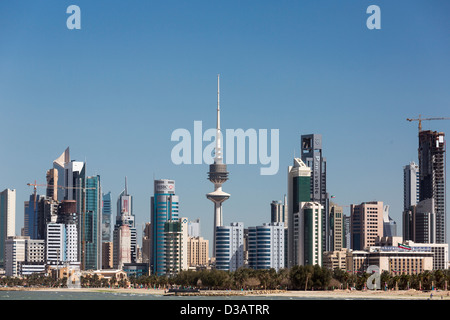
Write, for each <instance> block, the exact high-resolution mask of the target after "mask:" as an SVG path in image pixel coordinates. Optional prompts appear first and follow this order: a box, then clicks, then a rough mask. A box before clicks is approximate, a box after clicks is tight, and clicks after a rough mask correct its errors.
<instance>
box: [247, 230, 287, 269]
mask: <svg viewBox="0 0 450 320" xmlns="http://www.w3.org/2000/svg"><path fill="white" fill-rule="evenodd" d="M284 234H285V232H284V223H283V222H274V223H264V224H263V225H261V226H256V227H249V228H248V251H249V253H248V265H249V267H250V268H253V269H271V268H273V269H275V270H276V271H279V270H280V269H283V268H284V267H285V265H284V262H285V258H284V255H285V245H284V244H285V239H284Z"/></svg>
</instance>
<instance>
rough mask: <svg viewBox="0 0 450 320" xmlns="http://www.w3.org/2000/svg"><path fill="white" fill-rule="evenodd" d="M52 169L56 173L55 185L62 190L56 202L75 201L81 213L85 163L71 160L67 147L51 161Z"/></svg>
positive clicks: (58, 193)
mask: <svg viewBox="0 0 450 320" xmlns="http://www.w3.org/2000/svg"><path fill="white" fill-rule="evenodd" d="M53 169H54V170H56V171H57V173H55V174H54V175H53V176H54V177H57V180H56V181H57V185H58V186H59V187H61V188H62V190H60V191H58V192H57V200H58V201H62V200H77V203H78V205H79V206H80V209H79V210H78V212H81V207H82V202H81V201H80V200H81V197H80V193H81V189H80V187H82V186H83V185H82V179H84V178H85V163H84V162H82V161H75V160H71V159H70V150H69V147H67V149H66V150H65V151H64V152H63V153H62V154H61V155H60V156H59V157H58V158H57V159H55V160H54V161H53ZM54 181H55V180H54ZM57 190H58V189H57ZM47 192H49V191H47ZM53 196H54V195H53Z"/></svg>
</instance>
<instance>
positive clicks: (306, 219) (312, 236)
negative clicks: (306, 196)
mask: <svg viewBox="0 0 450 320" xmlns="http://www.w3.org/2000/svg"><path fill="white" fill-rule="evenodd" d="M298 206H299V210H298V212H296V213H294V215H293V218H292V220H293V221H292V225H293V230H292V233H293V248H292V251H293V254H292V264H293V265H316V264H318V265H319V266H321V265H322V253H323V251H322V248H323V246H322V241H323V238H322V237H321V233H320V230H322V223H323V222H322V217H323V211H324V209H323V206H322V205H321V204H320V203H319V202H314V201H308V202H300V203H299V204H298Z"/></svg>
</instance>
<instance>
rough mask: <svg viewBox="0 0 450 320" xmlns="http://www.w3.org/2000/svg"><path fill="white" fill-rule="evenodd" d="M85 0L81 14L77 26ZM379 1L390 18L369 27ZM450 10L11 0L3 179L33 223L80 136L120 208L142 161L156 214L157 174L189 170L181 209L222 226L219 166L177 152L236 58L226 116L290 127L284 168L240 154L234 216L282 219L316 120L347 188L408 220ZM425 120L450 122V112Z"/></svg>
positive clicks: (227, 207)
mask: <svg viewBox="0 0 450 320" xmlns="http://www.w3.org/2000/svg"><path fill="white" fill-rule="evenodd" d="M72 4H75V5H78V6H79V7H80V9H81V30H69V29H68V28H67V27H66V20H67V18H68V17H69V14H67V13H66V9H67V7H68V6H69V5H72ZM372 4H375V5H378V6H379V7H380V9H381V29H380V30H369V29H368V28H367V27H366V20H367V18H368V17H369V16H370V14H367V13H366V9H367V7H368V6H369V5H372ZM449 13H450V2H447V1H441V0H435V1H411V0H408V1H400V0H397V1H383V0H371V1H352V0H342V1H331V0H329V1H316V0H315V1H312V0H311V1H300V0H297V1H295V0H281V1H274V0H273V1H263V0H258V1H256V0H253V1H252V0H244V1H234V0H227V1H211V0H207V1H206V0H205V1H197V0H191V1H124V0H121V1H111V0H108V1H99V0H97V1H84V0H71V1H65V0H45V1H13V0H3V1H1V2H0V119H1V122H0V136H1V139H0V189H2V190H3V189H5V188H15V189H16V190H17V228H16V230H17V233H19V232H20V228H21V227H22V226H23V202H24V201H25V200H27V199H28V197H29V195H30V194H31V193H32V188H31V187H29V186H27V185H26V184H27V183H28V182H34V181H35V180H36V181H37V182H38V183H45V172H46V170H47V169H50V168H51V167H52V161H53V160H54V159H56V158H57V157H58V156H59V155H60V154H61V153H62V152H63V151H64V150H65V149H66V148H67V147H68V146H69V147H70V150H71V157H72V159H75V160H79V161H84V160H86V161H87V173H88V174H89V175H95V174H99V175H100V176H101V181H102V187H103V191H105V192H108V191H111V193H112V195H113V202H114V205H113V208H115V201H116V199H117V197H118V195H119V193H120V192H121V191H122V190H123V185H124V178H125V176H127V177H128V187H129V192H130V194H132V195H133V196H134V213H135V215H136V217H137V218H136V219H137V222H138V224H139V225H140V227H141V226H142V224H144V223H145V222H148V221H149V220H150V197H151V195H152V194H153V178H154V177H155V178H157V179H159V178H167V179H175V180H176V193H177V194H178V195H179V196H180V204H181V208H180V215H182V216H186V217H188V218H189V219H191V220H194V219H196V218H200V221H201V233H202V235H203V236H204V237H206V238H207V239H210V240H212V225H213V204H212V202H210V201H209V200H207V199H206V196H205V194H206V193H208V192H211V191H213V184H212V183H211V182H209V181H208V180H207V171H208V166H207V165H206V164H201V165H199V164H198V165H179V166H177V165H175V164H173V163H172V161H171V150H172V148H173V147H174V146H175V144H176V143H175V142H172V141H171V134H172V132H173V131H174V130H176V129H178V128H185V129H187V130H189V131H190V132H191V133H193V125H194V121H196V120H198V121H203V128H204V129H206V128H212V127H214V126H215V108H216V85H217V84H216V77H217V74H219V73H220V75H221V110H222V128H223V129H226V128H230V129H238V128H242V129H244V130H246V129H249V128H254V129H256V130H258V129H268V130H270V129H279V130H280V131H279V132H280V155H279V157H280V169H279V171H278V173H277V174H276V175H272V176H262V175H260V171H259V170H260V167H261V166H260V164H257V165H250V164H247V165H237V164H235V165H229V166H228V169H229V171H230V180H229V181H227V182H226V183H225V184H224V186H223V189H224V191H225V192H228V193H230V194H231V198H230V199H229V200H228V201H227V202H225V204H224V208H223V215H224V224H229V223H230V222H234V221H241V222H244V224H245V226H246V227H248V226H255V225H259V224H262V223H263V222H269V221H270V202H271V201H272V200H281V199H282V198H283V195H284V194H285V193H286V192H287V190H286V189H287V167H288V166H289V165H291V164H292V158H293V156H294V154H296V155H297V156H298V155H299V154H300V136H301V135H302V134H310V133H318V134H322V136H323V148H324V156H325V157H326V158H327V163H328V176H327V182H328V192H329V193H330V194H333V195H335V196H336V198H335V199H334V200H335V202H337V203H338V204H340V205H344V206H348V205H349V204H351V203H361V202H365V201H372V200H379V201H383V202H385V203H386V204H388V205H390V214H391V216H392V218H393V219H394V220H396V221H397V225H398V233H399V234H400V235H401V211H402V208H403V173H402V168H403V166H404V165H406V164H408V163H409V162H410V161H417V147H418V138H417V132H418V129H417V122H413V123H410V122H407V121H406V118H411V117H413V118H416V117H418V116H419V114H421V115H422V116H424V117H449V116H450V108H449V105H450V90H449V85H450V80H449V74H450V59H449V57H450V19H448V15H449ZM423 127H424V129H432V130H437V131H444V132H446V133H447V135H448V134H449V132H450V121H424V122H423ZM447 139H449V138H448V137H447ZM39 192H40V193H41V194H43V193H45V189H44V188H41V189H39ZM348 209H349V208H348V207H345V212H346V213H348ZM115 214H116V213H115V210H114V215H115Z"/></svg>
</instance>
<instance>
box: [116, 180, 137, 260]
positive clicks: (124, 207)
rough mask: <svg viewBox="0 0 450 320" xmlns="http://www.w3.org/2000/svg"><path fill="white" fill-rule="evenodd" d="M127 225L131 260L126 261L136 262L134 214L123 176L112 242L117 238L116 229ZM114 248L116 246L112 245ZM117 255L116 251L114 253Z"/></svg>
mask: <svg viewBox="0 0 450 320" xmlns="http://www.w3.org/2000/svg"><path fill="white" fill-rule="evenodd" d="M124 224H126V225H128V227H129V231H130V239H131V242H130V252H131V261H129V262H127V263H136V262H137V230H136V226H135V216H134V213H133V197H132V196H131V195H130V194H129V193H128V184H127V178H126V177H125V189H124V190H123V191H122V192H121V193H120V195H119V197H118V199H117V215H116V223H115V225H114V232H113V233H114V239H115V240H114V242H115V241H118V240H117V234H118V229H119V228H120V227H121V226H122V225H124ZM114 248H115V250H116V249H117V250H118V246H117V245H114ZM115 255H116V256H117V253H116V254H115Z"/></svg>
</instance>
